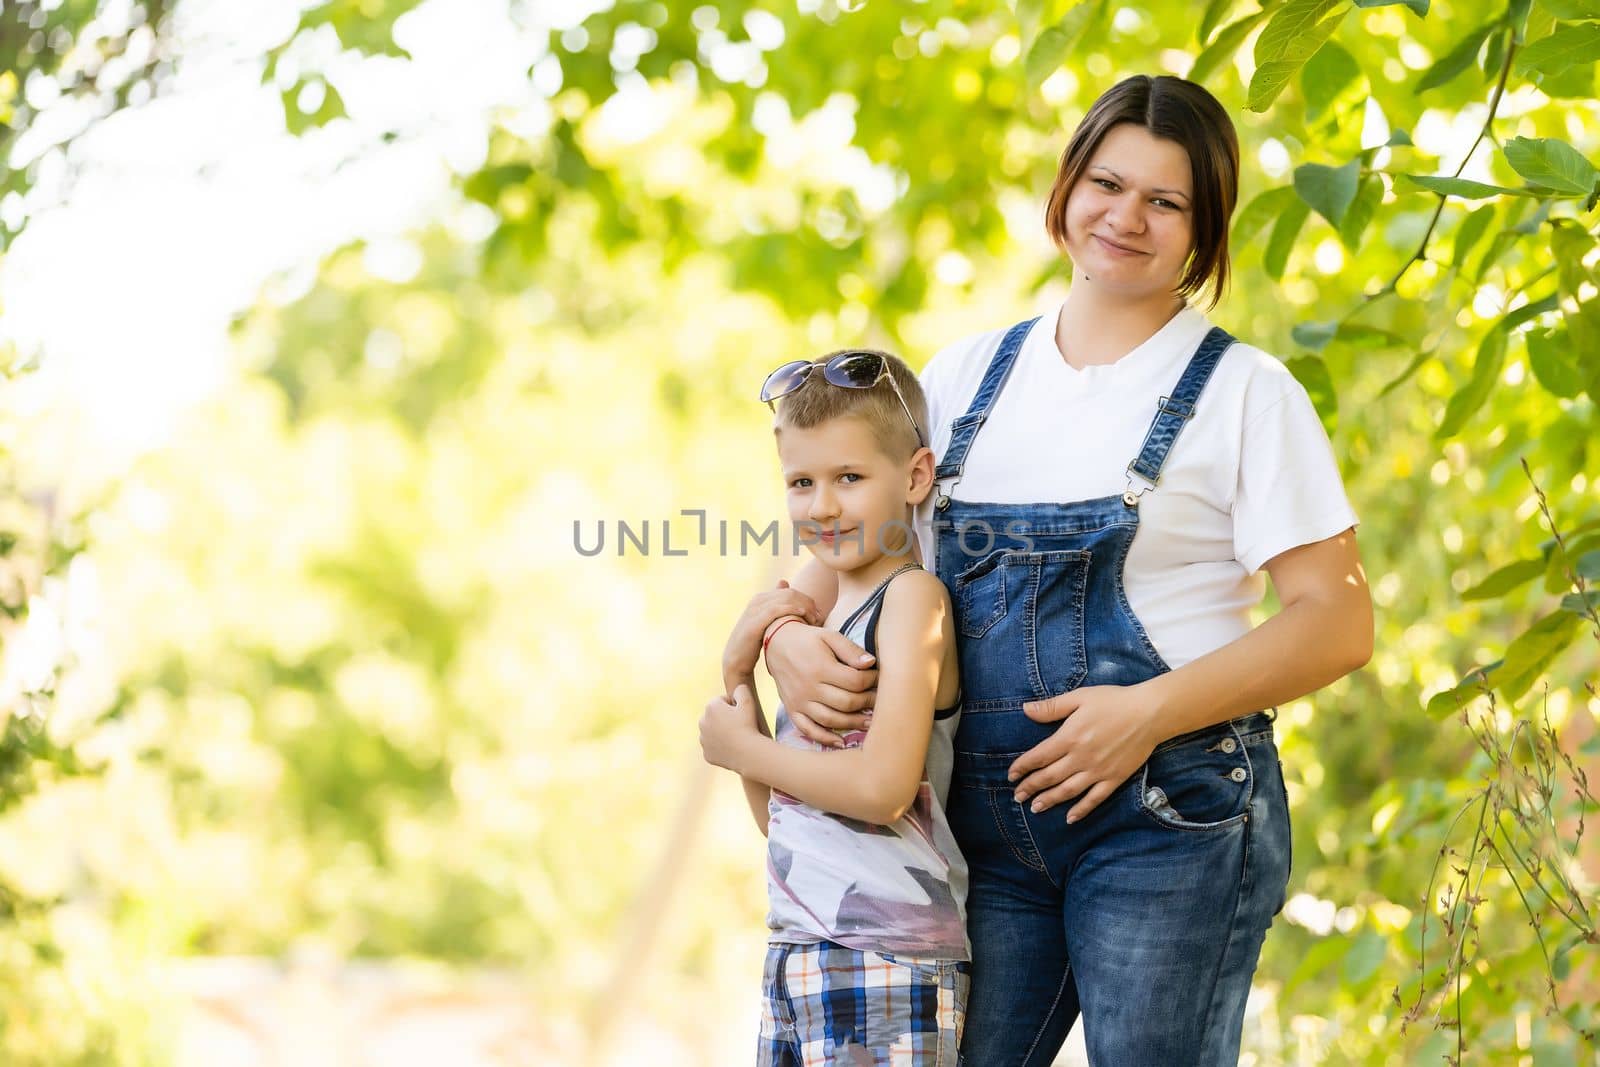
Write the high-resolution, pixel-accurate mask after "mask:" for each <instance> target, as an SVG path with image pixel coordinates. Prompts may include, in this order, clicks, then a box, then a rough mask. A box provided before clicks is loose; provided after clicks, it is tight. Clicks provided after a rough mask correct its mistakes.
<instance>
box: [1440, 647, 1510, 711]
mask: <svg viewBox="0 0 1600 1067" xmlns="http://www.w3.org/2000/svg"><path fill="white" fill-rule="evenodd" d="M1504 663H1505V660H1495V661H1494V662H1493V663H1490V664H1488V665H1486V666H1483V667H1474V668H1473V669H1472V670H1470V671H1468V672H1467V674H1466V677H1464V678H1462V679H1461V681H1459V682H1457V683H1456V684H1455V686H1454V687H1453V688H1450V689H1446V690H1445V691H1444V692H1442V693H1435V694H1434V695H1433V696H1432V697H1431V698H1429V700H1428V714H1429V715H1431V716H1433V717H1434V718H1443V717H1444V716H1446V715H1453V714H1455V713H1456V712H1458V711H1460V710H1461V709H1462V708H1463V707H1465V706H1466V705H1467V704H1470V703H1472V702H1473V701H1474V700H1477V699H1478V698H1479V697H1481V696H1483V695H1484V692H1485V690H1486V689H1492V688H1494V682H1495V675H1496V673H1497V672H1498V671H1499V670H1500V668H1501V666H1503V665H1504Z"/></svg>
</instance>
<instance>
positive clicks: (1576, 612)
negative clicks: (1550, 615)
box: [1552, 589, 1600, 658]
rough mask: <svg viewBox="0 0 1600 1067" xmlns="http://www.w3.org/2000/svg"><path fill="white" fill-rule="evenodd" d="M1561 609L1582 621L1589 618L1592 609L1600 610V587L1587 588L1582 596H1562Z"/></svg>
mask: <svg viewBox="0 0 1600 1067" xmlns="http://www.w3.org/2000/svg"><path fill="white" fill-rule="evenodd" d="M1561 610H1562V611H1564V612H1567V613H1568V614H1569V615H1570V616H1571V617H1572V618H1574V619H1578V620H1580V621H1582V620H1583V619H1586V618H1588V617H1589V612H1591V611H1595V612H1600V589H1586V590H1584V593H1583V595H1582V596H1579V595H1578V594H1577V593H1568V594H1567V595H1566V596H1564V597H1562V598H1561ZM1552 658H1553V657H1552Z"/></svg>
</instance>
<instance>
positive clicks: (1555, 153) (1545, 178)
mask: <svg viewBox="0 0 1600 1067" xmlns="http://www.w3.org/2000/svg"><path fill="white" fill-rule="evenodd" d="M1596 30H1597V31H1600V26H1597V27H1596ZM1505 152H1506V162H1507V163H1510V164H1511V169H1512V170H1514V171H1516V172H1517V173H1518V174H1520V175H1522V176H1523V177H1524V178H1526V179H1528V181H1530V182H1533V183H1534V184H1535V185H1542V186H1544V187H1545V188H1547V189H1555V190H1557V191H1559V192H1563V193H1576V194H1577V195H1579V196H1588V195H1589V193H1590V191H1591V190H1593V189H1594V186H1595V182H1597V181H1600V171H1596V170H1595V168H1594V165H1593V164H1592V163H1590V162H1589V161H1588V160H1587V159H1585V158H1583V156H1582V155H1581V154H1580V153H1579V152H1578V150H1577V149H1576V148H1573V147H1572V146H1571V145H1569V144H1567V143H1566V142H1565V141H1557V140H1554V139H1553V138H1549V137H1538V138H1535V137H1516V138H1513V139H1512V140H1510V141H1508V142H1507V143H1506V146H1505Z"/></svg>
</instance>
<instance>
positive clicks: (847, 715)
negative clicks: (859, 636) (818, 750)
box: [767, 624, 878, 748]
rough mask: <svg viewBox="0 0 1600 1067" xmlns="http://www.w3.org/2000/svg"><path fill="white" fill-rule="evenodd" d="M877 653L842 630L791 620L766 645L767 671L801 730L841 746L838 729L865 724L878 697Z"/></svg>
mask: <svg viewBox="0 0 1600 1067" xmlns="http://www.w3.org/2000/svg"><path fill="white" fill-rule="evenodd" d="M873 662H874V660H873V658H872V656H870V655H868V654H867V652H866V651H865V650H864V649H862V648H861V646H859V645H857V644H856V643H855V642H854V641H852V640H850V639H849V638H848V637H846V636H844V634H841V633H839V632H838V631H837V630H825V629H820V628H818V627H814V626H801V625H799V624H791V625H789V626H785V627H784V628H783V629H782V630H780V631H779V632H778V633H777V634H776V635H774V637H773V638H772V643H771V644H770V645H768V646H767V671H768V673H770V674H771V675H772V680H773V681H775V682H777V683H778V695H779V696H780V697H782V698H783V706H784V710H786V711H787V712H788V713H789V719H790V721H791V722H793V723H794V728H795V729H796V730H797V731H798V732H799V733H800V735H801V736H802V737H804V738H806V739H807V740H809V741H814V742H816V743H817V744H819V745H824V746H826V747H828V748H840V747H842V746H843V745H844V739H843V738H842V737H840V736H839V735H838V734H837V733H836V732H835V731H837V730H845V731H849V730H864V729H867V728H868V726H869V725H870V713H871V711H872V708H873V705H874V702H875V701H876V700H877V697H878V690H877V685H878V672H877V671H876V670H875V669H873V668H872V667H871V664H872V663H873Z"/></svg>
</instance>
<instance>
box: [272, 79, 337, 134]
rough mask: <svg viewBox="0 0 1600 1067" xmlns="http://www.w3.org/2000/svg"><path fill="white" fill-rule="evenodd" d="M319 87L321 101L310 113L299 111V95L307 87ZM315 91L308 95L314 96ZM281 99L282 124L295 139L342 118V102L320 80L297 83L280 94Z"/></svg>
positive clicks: (334, 90) (335, 92)
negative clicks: (308, 131) (314, 128)
mask: <svg viewBox="0 0 1600 1067" xmlns="http://www.w3.org/2000/svg"><path fill="white" fill-rule="evenodd" d="M312 86H320V89H321V93H322V101H321V102H320V103H319V104H318V105H317V107H316V110H314V111H311V112H306V111H302V110H301V109H300V94H301V93H302V92H303V91H305V90H306V89H307V88H308V87H312ZM315 92H316V90H315V89H312V92H311V94H310V95H312V96H315ZM281 95H282V97H283V123H284V126H286V127H287V128H288V130H289V132H290V133H292V134H294V135H295V136H296V137H298V136H300V135H301V134H302V133H305V132H306V131H307V130H309V129H312V128H313V127H317V126H326V125H327V124H328V123H330V122H332V121H333V120H334V119H337V118H343V117H344V114H345V111H344V100H343V99H342V98H341V97H340V96H339V93H338V91H337V90H336V89H334V87H333V86H332V85H331V84H329V83H328V82H326V81H324V80H323V79H321V78H308V79H305V80H302V81H300V82H297V83H296V84H295V85H293V86H292V87H290V88H289V89H288V90H287V91H285V92H284V93H283V94H281Z"/></svg>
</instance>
